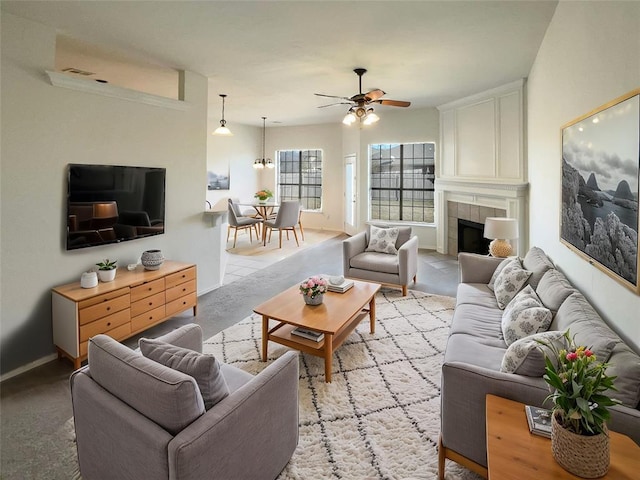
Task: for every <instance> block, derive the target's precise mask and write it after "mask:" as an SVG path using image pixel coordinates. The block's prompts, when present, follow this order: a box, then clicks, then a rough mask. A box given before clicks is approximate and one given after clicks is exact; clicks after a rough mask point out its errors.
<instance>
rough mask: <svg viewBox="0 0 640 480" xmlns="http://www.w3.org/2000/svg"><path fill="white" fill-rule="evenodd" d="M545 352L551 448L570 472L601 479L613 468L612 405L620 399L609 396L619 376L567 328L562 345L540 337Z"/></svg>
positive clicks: (559, 461) (560, 462)
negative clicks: (609, 372) (609, 425)
mask: <svg viewBox="0 0 640 480" xmlns="http://www.w3.org/2000/svg"><path fill="white" fill-rule="evenodd" d="M540 343H541V344H542V345H544V346H545V347H547V348H548V349H549V350H550V351H551V353H552V356H551V358H549V356H547V354H546V353H545V374H544V377H543V378H544V379H545V381H546V382H547V384H548V385H549V387H550V389H551V390H552V393H551V394H550V395H549V396H548V397H547V398H546V399H545V402H546V401H547V400H552V401H553V408H552V410H553V413H552V415H551V426H552V430H551V449H552V451H553V456H554V458H555V459H556V461H557V462H558V463H559V464H560V465H561V466H562V467H563V468H564V469H565V470H567V471H569V472H571V473H573V474H575V475H578V476H580V477H583V478H598V477H601V476H603V475H604V474H605V473H607V470H608V469H609V432H608V430H607V426H606V421H607V420H608V419H609V417H610V415H611V414H610V412H609V410H608V407H610V406H612V405H616V404H619V403H620V402H619V401H618V400H615V399H612V398H610V397H609V396H607V395H606V392H607V391H608V390H616V388H615V386H614V385H613V381H614V380H615V378H616V377H615V376H609V375H607V374H606V369H607V367H609V364H607V363H601V362H598V359H597V358H596V355H595V354H594V353H593V351H591V350H590V349H589V348H587V347H584V346H576V345H575V342H574V340H573V339H572V338H571V336H570V334H569V330H567V331H566V332H565V333H564V335H563V337H562V343H561V345H556V344H554V343H552V342H540Z"/></svg>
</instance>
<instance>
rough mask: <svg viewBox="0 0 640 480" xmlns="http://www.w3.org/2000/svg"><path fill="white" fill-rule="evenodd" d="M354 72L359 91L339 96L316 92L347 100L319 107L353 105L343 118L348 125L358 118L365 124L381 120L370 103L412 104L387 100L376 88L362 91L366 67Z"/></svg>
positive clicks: (392, 105) (394, 105) (398, 105)
mask: <svg viewBox="0 0 640 480" xmlns="http://www.w3.org/2000/svg"><path fill="white" fill-rule="evenodd" d="M353 71H354V73H355V74H356V75H358V86H359V93H357V94H355V95H353V96H351V97H339V96H336V95H325V94H324V93H316V94H315V95H317V96H318V97H328V98H339V99H341V100H346V101H344V102H335V103H329V104H327V105H320V106H319V107H318V108H325V107H332V106H333V105H351V108H349V112H348V113H347V115H346V116H345V117H344V120H342V123H344V124H346V125H351V124H352V123H353V122H355V121H356V119H360V121H362V123H364V124H365V125H370V124H372V123H375V122H377V121H378V120H380V117H378V115H376V114H375V113H374V111H373V107H371V106H370V105H371V104H373V103H379V104H380V105H389V106H391V107H408V106H409V105H411V102H405V101H403V100H387V99H382V98H381V97H382V96H383V95H384V94H385V92H384V91H382V90H380V89H379V88H376V89H374V90H371V91H370V92H367V93H362V75H364V74H365V73H367V70H366V68H354V69H353Z"/></svg>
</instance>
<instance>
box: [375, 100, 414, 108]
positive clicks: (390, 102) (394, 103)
mask: <svg viewBox="0 0 640 480" xmlns="http://www.w3.org/2000/svg"><path fill="white" fill-rule="evenodd" d="M375 103H379V104H380V105H389V106H390V107H408V106H409V105H411V102H405V101H403V100H376V101H375Z"/></svg>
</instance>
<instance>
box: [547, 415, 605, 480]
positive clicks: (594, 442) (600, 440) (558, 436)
mask: <svg viewBox="0 0 640 480" xmlns="http://www.w3.org/2000/svg"><path fill="white" fill-rule="evenodd" d="M556 415H557V413H556V414H554V415H552V419H551V451H552V452H553V458H555V460H556V462H558V464H560V466H561V467H562V468H564V469H565V470H566V471H567V472H570V473H573V474H574V475H577V476H578V477H582V478H599V477H602V476H603V475H604V474H606V473H607V471H608V470H609V432H608V431H607V429H606V427H605V432H604V433H599V434H598V435H591V436H587V435H578V434H577V433H573V432H571V431H569V430H567V429H566V428H564V427H563V426H562V425H561V424H560V423H559V422H558V420H557V419H556Z"/></svg>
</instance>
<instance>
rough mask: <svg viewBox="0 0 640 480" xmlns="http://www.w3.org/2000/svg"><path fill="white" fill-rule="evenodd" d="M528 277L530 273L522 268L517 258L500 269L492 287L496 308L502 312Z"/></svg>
mask: <svg viewBox="0 0 640 480" xmlns="http://www.w3.org/2000/svg"><path fill="white" fill-rule="evenodd" d="M529 275H531V272H528V271H527V270H525V269H523V268H522V265H521V264H520V259H518V258H515V259H514V261H512V262H510V263H508V264H507V265H506V266H505V267H504V268H503V269H502V271H501V272H500V274H499V275H498V277H497V278H496V282H495V284H494V285H493V293H494V294H495V296H496V300H497V302H498V307H500V308H501V309H502V310H504V308H505V307H506V306H507V305H508V304H509V302H510V301H511V300H512V299H513V297H515V296H516V294H517V293H518V292H519V291H520V290H521V289H522V287H524V285H525V284H526V283H527V280H528V279H529Z"/></svg>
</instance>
